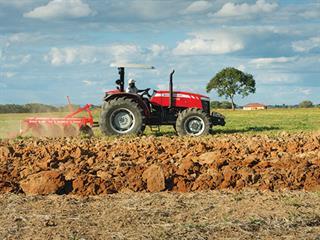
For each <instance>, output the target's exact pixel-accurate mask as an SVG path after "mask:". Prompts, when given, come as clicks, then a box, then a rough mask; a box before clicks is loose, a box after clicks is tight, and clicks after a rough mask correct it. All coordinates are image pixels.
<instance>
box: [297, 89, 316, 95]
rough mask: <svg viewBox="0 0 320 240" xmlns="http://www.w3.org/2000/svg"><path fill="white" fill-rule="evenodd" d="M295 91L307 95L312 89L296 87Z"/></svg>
mask: <svg viewBox="0 0 320 240" xmlns="http://www.w3.org/2000/svg"><path fill="white" fill-rule="evenodd" d="M295 92H296V93H300V94H303V95H306V96H309V95H311V94H312V90H311V89H310V88H297V89H296V90H295Z"/></svg>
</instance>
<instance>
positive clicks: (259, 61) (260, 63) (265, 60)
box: [249, 57, 298, 67]
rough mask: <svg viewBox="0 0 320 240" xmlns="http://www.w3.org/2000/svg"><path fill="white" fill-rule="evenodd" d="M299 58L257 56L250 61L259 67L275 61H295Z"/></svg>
mask: <svg viewBox="0 0 320 240" xmlns="http://www.w3.org/2000/svg"><path fill="white" fill-rule="evenodd" d="M297 59H298V58H297V57H277V58H256V59H252V60H251V61H250V62H249V63H251V64H256V66H257V67H261V66H264V65H269V64H273V63H289V62H294V61H296V60H297Z"/></svg>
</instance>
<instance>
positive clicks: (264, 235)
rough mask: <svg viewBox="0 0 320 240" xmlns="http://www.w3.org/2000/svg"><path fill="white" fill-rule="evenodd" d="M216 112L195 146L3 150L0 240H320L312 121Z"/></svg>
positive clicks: (319, 175) (117, 144)
mask: <svg viewBox="0 0 320 240" xmlns="http://www.w3.org/2000/svg"><path fill="white" fill-rule="evenodd" d="M219 112H221V113H223V114H224V115H225V116H226V117H227V125H226V126H225V127H219V128H217V129H216V130H215V134H213V135H210V136H207V137H202V138H189V137H177V136H175V133H174V132H173V130H172V129H171V128H169V127H162V128H161V130H162V131H161V132H160V133H152V132H151V131H150V130H148V131H147V132H146V134H145V135H144V136H141V137H133V136H130V137H123V138H115V137H113V138H107V137H102V136H101V134H97V136H96V137H94V138H91V139H89V138H84V137H78V138H62V139H48V138H40V139H37V138H29V137H27V138H12V139H2V140H0V176H1V178H0V194H1V195H0V207H1V209H2V211H1V213H0V239H217V238H218V239H226V238H227V239H252V238H255V239H271V238H274V239H320V208H319V204H318V203H319V201H320V152H319V145H320V131H319V130H320V110H319V109H287V110H264V111H252V112H245V111H240V110H237V111H228V110H223V111H219ZM59 114H60V113H59ZM59 114H58V115H59ZM52 115H56V114H52ZM98 115H99V113H98V112H95V116H96V117H97V116H98ZM23 117H25V115H21V114H13V115H12V114H10V115H0V123H1V124H0V126H1V134H2V136H6V132H7V131H8V130H10V131H13V130H14V128H15V127H14V126H15V125H16V123H19V120H20V119H21V118H23ZM96 133H98V130H96Z"/></svg>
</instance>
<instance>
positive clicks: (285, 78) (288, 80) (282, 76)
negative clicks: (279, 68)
mask: <svg viewBox="0 0 320 240" xmlns="http://www.w3.org/2000/svg"><path fill="white" fill-rule="evenodd" d="M256 75H257V77H256V79H257V82H258V83H262V84H271V85H272V84H280V85H281V84H292V83H296V82H298V81H299V80H300V78H299V76H298V75H295V74H287V73H278V72H276V73H273V72H264V73H259V74H256Z"/></svg>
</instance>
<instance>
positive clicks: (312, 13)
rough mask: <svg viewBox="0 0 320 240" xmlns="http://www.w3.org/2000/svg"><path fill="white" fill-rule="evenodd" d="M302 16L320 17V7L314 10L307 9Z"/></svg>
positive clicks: (308, 17)
mask: <svg viewBox="0 0 320 240" xmlns="http://www.w3.org/2000/svg"><path fill="white" fill-rule="evenodd" d="M300 16H302V17H304V18H306V19H312V18H320V8H315V9H312V10H308V11H305V12H303V13H301V14H300Z"/></svg>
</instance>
